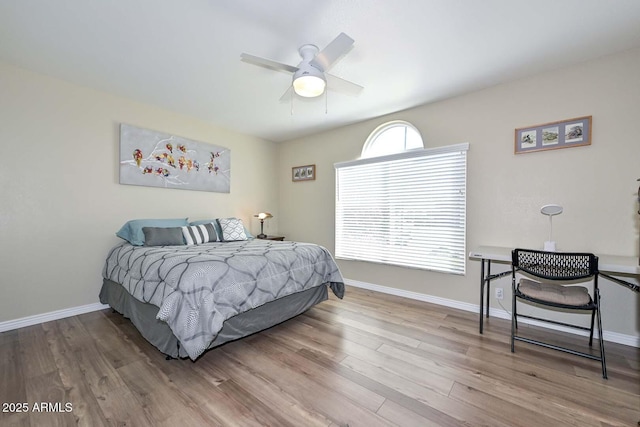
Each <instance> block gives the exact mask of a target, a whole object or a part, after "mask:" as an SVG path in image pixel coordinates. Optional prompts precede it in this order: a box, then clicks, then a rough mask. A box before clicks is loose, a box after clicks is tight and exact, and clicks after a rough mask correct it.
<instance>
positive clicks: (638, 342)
mask: <svg viewBox="0 0 640 427" xmlns="http://www.w3.org/2000/svg"><path fill="white" fill-rule="evenodd" d="M344 282H345V284H347V285H349V286H354V287H356V288H362V289H368V290H371V291H376V292H380V293H383V294H389V295H395V296H399V297H404V298H409V299H413V300H418V301H424V302H429V303H433V304H437V305H442V306H445V307H451V308H457V309H459V310H464V311H470V312H473V313H479V312H480V306H479V305H477V304H470V303H467V302H461V301H456V300H452V299H447V298H441V297H436V296H432V295H427V294H421V293H418V292H412V291H405V290H402V289H397V288H391V287H388V286H381V285H376V284H373V283H367V282H361V281H358V280H351V279H345V280H344ZM105 308H109V306H108V305H106V304H100V303H94V304H87V305H82V306H79V307H71V308H66V309H63V310H57V311H51V312H49V313H44V314H37V315H35V316H28V317H23V318H21V319H15V320H9V321H6V322H0V332H6V331H11V330H13V329H20V328H24V327H27V326H32V325H37V324H39V323H44V322H51V321H53V320H58V319H64V318H65V317H71V316H77V315H79V314H85V313H90V312H92V311H98V310H103V309H105ZM489 315H490V316H493V317H497V318H499V319H511V314H510V313H509V312H507V311H505V310H501V309H497V308H493V307H490V309H489ZM519 321H520V322H521V323H525V324H530V325H535V326H541V327H543V328H549V329H553V330H557V331H562V332H568V333H572V334H576V335H583V336H586V335H587V334H586V332H582V331H577V330H574V329H570V328H565V327H562V326H559V325H552V324H547V323H543V322H538V321H535V320H531V319H520V320H519ZM603 335H604V339H605V340H606V341H611V342H615V343H618V344H623V345H627V346H630V347H637V348H640V337H635V336H632V335H624V334H620V333H617V332H611V331H604V333H603ZM596 336H597V333H596Z"/></svg>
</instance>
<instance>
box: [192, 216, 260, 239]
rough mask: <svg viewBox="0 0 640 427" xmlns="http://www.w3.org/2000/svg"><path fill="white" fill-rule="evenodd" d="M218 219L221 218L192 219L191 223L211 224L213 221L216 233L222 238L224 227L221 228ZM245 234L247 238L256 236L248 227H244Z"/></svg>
mask: <svg viewBox="0 0 640 427" xmlns="http://www.w3.org/2000/svg"><path fill="white" fill-rule="evenodd" d="M218 219H221V218H217V219H201V220H198V221H191V222H190V223H189V225H202V224H209V223H210V222H212V223H213V226H214V227H215V229H216V233H218V236H220V239H222V229H221V228H220V224H218ZM227 219H235V218H227ZM244 234H245V235H246V236H247V239H253V237H254V236H253V234H251V233H250V232H249V230H247V227H244Z"/></svg>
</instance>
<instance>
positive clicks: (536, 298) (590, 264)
mask: <svg viewBox="0 0 640 427" xmlns="http://www.w3.org/2000/svg"><path fill="white" fill-rule="evenodd" d="M516 272H521V273H524V274H523V277H522V278H521V279H520V280H519V281H518V282H516ZM529 277H533V278H534V279H537V280H531V279H530V278H529ZM589 279H590V280H592V281H593V294H589V290H588V289H587V288H586V287H584V286H576V285H575V282H576V281H585V280H589ZM511 282H512V291H513V304H512V307H513V310H512V311H513V313H512V315H511V352H512V353H513V352H514V351H515V346H514V344H515V341H516V340H517V341H523V342H526V343H530V344H535V345H539V346H542V347H546V348H550V349H553V350H559V351H563V352H565V353H570V354H573V355H576V356H582V357H586V358H588V359H593V360H598V361H600V363H601V364H602V377H603V378H605V379H606V378H607V367H606V364H605V357H604V341H603V339H602V319H601V316H600V291H599V290H598V257H597V256H595V255H594V254H590V253H580V252H573V253H571V252H545V251H537V250H530V249H514V250H513V251H512V279H511ZM518 301H527V302H530V303H534V304H537V305H538V306H539V307H541V308H544V307H553V308H555V309H564V310H571V311H576V312H584V311H590V312H591V327H590V328H587V327H584V326H578V325H575V324H568V323H563V322H557V321H555V320H551V319H544V318H540V317H534V316H527V315H524V314H518V310H517V302H518ZM587 314H588V313H587ZM518 317H525V318H528V319H534V320H539V321H542V322H548V323H554V324H556V325H562V326H568V327H571V328H576V329H583V330H587V331H590V333H589V346H591V345H592V344H593V330H594V321H595V319H596V318H597V320H598V338H599V340H600V355H599V356H596V355H593V354H590V353H584V352H580V351H576V350H572V349H570V348H566V347H560V346H557V345H553V344H549V343H545V342H542V341H537V340H534V339H531V338H526V337H522V336H518V335H516V331H517V329H518Z"/></svg>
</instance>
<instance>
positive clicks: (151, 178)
mask: <svg viewBox="0 0 640 427" xmlns="http://www.w3.org/2000/svg"><path fill="white" fill-rule="evenodd" d="M120 184H128V185H142V186H145V187H164V188H180V189H184V190H200V191H213V192H217V193H228V192H229V191H230V186H231V151H230V150H229V149H228V148H225V147H220V146H218V145H213V144H207V143H205V142H198V141H192V140H190V139H186V138H182V137H179V136H175V135H169V134H166V133H162V132H156V131H153V130H149V129H142V128H138V127H135V126H131V125H128V124H124V123H122V124H121V125H120Z"/></svg>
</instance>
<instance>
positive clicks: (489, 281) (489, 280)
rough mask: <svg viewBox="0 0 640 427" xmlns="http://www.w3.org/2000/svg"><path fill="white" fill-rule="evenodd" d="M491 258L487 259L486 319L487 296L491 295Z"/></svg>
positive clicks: (487, 308)
mask: <svg viewBox="0 0 640 427" xmlns="http://www.w3.org/2000/svg"><path fill="white" fill-rule="evenodd" d="M490 277H491V260H488V261H487V305H486V310H487V319H488V318H489V296H490V295H491V279H490Z"/></svg>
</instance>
